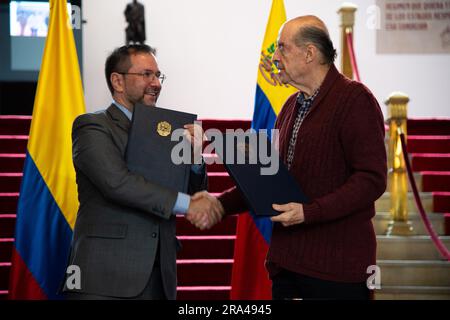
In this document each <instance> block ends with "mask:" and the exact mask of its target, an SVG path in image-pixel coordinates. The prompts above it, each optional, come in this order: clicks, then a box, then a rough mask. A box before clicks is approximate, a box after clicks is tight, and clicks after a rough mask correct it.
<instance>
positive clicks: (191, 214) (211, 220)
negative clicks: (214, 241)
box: [186, 191, 225, 230]
mask: <svg viewBox="0 0 450 320" xmlns="http://www.w3.org/2000/svg"><path fill="white" fill-rule="evenodd" d="M224 214H225V211H224V209H223V206H222V204H221V203H220V201H219V200H218V199H217V198H216V197H214V196H212V195H210V194H209V193H208V192H206V191H201V192H197V193H196V194H194V195H193V196H192V197H191V202H190V203H189V209H188V212H187V215H186V219H188V220H189V221H190V222H191V223H192V224H194V225H195V226H196V227H197V228H199V229H200V230H204V229H210V228H211V227H212V226H214V225H215V224H217V223H218V222H219V221H220V220H222V217H223V215H224Z"/></svg>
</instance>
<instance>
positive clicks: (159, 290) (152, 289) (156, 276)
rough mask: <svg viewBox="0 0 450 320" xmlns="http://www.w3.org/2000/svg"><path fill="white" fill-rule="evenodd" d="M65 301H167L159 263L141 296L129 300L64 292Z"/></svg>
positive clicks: (156, 264) (154, 267) (155, 266)
mask: <svg viewBox="0 0 450 320" xmlns="http://www.w3.org/2000/svg"><path fill="white" fill-rule="evenodd" d="M64 295H65V298H66V300H167V298H166V295H165V293H164V287H163V283H162V278H161V268H160V266H159V263H155V265H154V266H153V271H152V275H151V276H150V279H149V281H148V282H147V285H146V286H145V288H144V290H143V291H142V293H141V294H139V295H138V296H136V297H131V298H119V297H107V296H99V295H94V294H85V293H79V292H65V293H64Z"/></svg>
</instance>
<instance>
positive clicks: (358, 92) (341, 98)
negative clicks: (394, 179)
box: [219, 65, 387, 282]
mask: <svg viewBox="0 0 450 320" xmlns="http://www.w3.org/2000/svg"><path fill="white" fill-rule="evenodd" d="M296 96H297V94H294V95H292V96H291V97H290V98H289V99H288V100H287V101H286V103H285V105H284V106H283V109H282V110H281V112H280V114H279V116H278V119H277V122H276V124H275V127H276V128H277V129H279V130H280V156H281V158H282V160H283V161H284V162H285V163H286V157H287V150H288V146H289V139H290V137H291V134H292V128H293V125H294V120H295V116H296V114H297V109H296ZM384 130H385V129H384V122H383V115H382V113H381V110H380V107H379V105H378V103H377V101H376V99H375V97H374V96H373V95H372V93H371V92H370V91H369V90H368V89H367V88H366V87H365V86H364V85H362V84H361V83H358V82H355V81H351V80H349V79H347V78H345V77H344V76H343V75H341V74H340V73H339V72H338V71H337V69H336V68H335V67H334V65H333V66H331V68H330V70H329V72H328V73H327V75H326V77H325V79H324V82H323V84H322V86H321V88H320V91H319V94H318V96H317V97H316V98H315V100H314V102H313V104H312V106H311V110H310V112H309V114H308V116H307V117H306V118H305V120H304V121H303V123H302V126H301V127H300V130H299V132H298V137H297V143H296V147H295V155H294V160H293V163H292V166H291V169H290V172H291V174H292V175H293V176H294V177H295V179H296V180H297V181H298V183H299V185H300V186H301V187H302V190H303V191H304V192H305V194H306V195H307V196H308V198H309V199H311V202H310V203H308V204H305V205H304V207H303V208H304V214H305V221H304V222H303V223H302V224H298V225H295V226H291V227H283V226H282V225H281V224H279V223H275V224H274V228H273V233H272V239H271V243H270V248H269V252H268V255H267V261H266V267H267V268H268V271H269V274H270V276H273V275H275V274H276V273H277V272H278V271H279V268H280V267H281V268H285V269H288V270H291V271H294V272H297V273H301V274H304V275H307V276H311V277H316V278H320V279H324V280H331V281H340V282H364V281H366V279H367V277H368V274H367V273H366V270H367V267H368V266H370V265H374V264H376V237H375V232H374V229H373V225H372V221H371V219H372V218H373V216H374V215H375V207H374V202H375V200H376V199H378V198H379V197H380V196H381V195H382V194H383V192H384V191H385V189H386V175H387V167H386V150H385V145H384ZM219 199H220V201H221V202H222V204H223V206H224V208H225V211H226V213H227V214H231V213H239V212H242V211H246V210H248V209H247V206H246V204H245V202H244V200H243V198H242V197H241V195H240V193H239V191H238V190H236V189H235V188H232V189H230V190H227V191H226V192H224V193H223V194H222V195H221V196H220V197H219Z"/></svg>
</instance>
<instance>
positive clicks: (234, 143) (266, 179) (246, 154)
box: [216, 131, 308, 216]
mask: <svg viewBox="0 0 450 320" xmlns="http://www.w3.org/2000/svg"><path fill="white" fill-rule="evenodd" d="M242 135H244V136H245V137H244V140H242V137H241V138H240V139H238V138H236V137H237V134H236V133H226V134H224V135H223V141H224V143H223V150H220V148H218V149H216V153H217V154H218V156H219V157H220V159H221V160H222V161H223V164H224V166H225V168H226V170H227V171H228V173H229V174H230V176H231V178H232V179H233V180H234V182H235V183H236V186H237V187H238V189H239V190H240V191H241V193H242V195H243V196H244V198H245V200H246V202H247V204H248V206H249V207H250V209H251V210H252V211H253V213H254V214H256V215H257V216H274V215H278V214H280V213H279V212H278V211H275V210H274V209H273V208H272V204H273V203H276V204H286V203H289V202H299V203H307V202H308V198H307V197H306V195H305V194H304V193H303V192H302V190H301V188H300V186H299V185H298V184H297V181H296V180H295V179H294V177H293V176H292V175H291V174H290V173H289V171H288V169H287V167H286V166H285V165H284V163H283V161H282V160H281V159H280V158H279V156H278V152H277V151H276V150H275V149H274V147H273V146H272V144H271V143H270V140H269V138H268V137H267V135H266V134H265V133H264V132H255V131H253V132H246V133H242ZM251 136H253V138H251ZM260 139H263V140H264V139H265V143H260V141H263V140H260ZM255 140H256V141H258V143H257V145H256V148H255V145H253V144H251V143H250V141H255ZM242 141H245V145H244V146H243V144H242ZM230 147H231V148H232V149H233V152H232V153H233V155H234V156H233V157H230V154H231V153H230V152H229V151H228V152H227V148H228V150H230ZM260 149H262V151H263V152H266V153H265V154H270V155H273V156H274V157H275V156H276V157H278V160H279V161H278V164H279V167H278V171H277V172H276V173H275V174H273V175H263V174H261V169H262V168H265V167H266V168H267V167H268V165H265V164H263V163H262V162H261V159H260V157H259V155H258V156H256V163H254V164H252V163H250V160H251V159H252V156H254V153H259V150H260ZM252 152H253V155H252V154H251V153H252ZM227 155H228V157H227ZM239 156H240V157H241V159H242V158H245V159H246V162H245V163H244V164H239V163H237V160H238V157H239ZM253 159H255V158H253Z"/></svg>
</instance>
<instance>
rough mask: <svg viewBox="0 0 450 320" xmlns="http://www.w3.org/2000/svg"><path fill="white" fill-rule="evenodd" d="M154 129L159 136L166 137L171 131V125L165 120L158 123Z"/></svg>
mask: <svg viewBox="0 0 450 320" xmlns="http://www.w3.org/2000/svg"><path fill="white" fill-rule="evenodd" d="M156 131H157V132H158V134H159V135H160V136H161V137H167V136H168V135H169V134H170V133H171V132H172V126H171V125H170V123H168V122H167V121H161V122H160V123H158V127H157V128H156Z"/></svg>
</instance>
